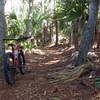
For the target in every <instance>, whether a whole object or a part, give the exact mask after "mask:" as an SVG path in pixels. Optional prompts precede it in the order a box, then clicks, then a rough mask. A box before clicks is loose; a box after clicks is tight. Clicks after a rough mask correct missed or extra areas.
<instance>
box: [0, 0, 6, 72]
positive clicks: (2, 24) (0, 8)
mask: <svg viewBox="0 0 100 100" xmlns="http://www.w3.org/2000/svg"><path fill="white" fill-rule="evenodd" d="M4 1H5V0H0V67H1V66H3V64H4V53H5V46H4V41H3V39H4V37H5V33H6V21H5V15H4V6H5V2H4ZM0 69H1V68H0ZM0 71H1V70H0Z"/></svg>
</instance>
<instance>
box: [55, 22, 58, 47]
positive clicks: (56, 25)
mask: <svg viewBox="0 0 100 100" xmlns="http://www.w3.org/2000/svg"><path fill="white" fill-rule="evenodd" d="M55 27H56V42H55V46H57V45H58V22H57V20H56V21H55Z"/></svg>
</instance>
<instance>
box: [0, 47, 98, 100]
mask: <svg viewBox="0 0 100 100" xmlns="http://www.w3.org/2000/svg"><path fill="white" fill-rule="evenodd" d="M74 51H75V50H74V48H73V47H71V48H68V47H65V48H64V47H63V46H58V47H47V48H44V49H33V51H32V52H30V53H27V56H26V62H27V66H28V69H29V71H30V72H29V73H26V74H25V75H24V76H21V75H18V76H17V82H16V85H15V86H14V87H11V86H8V85H7V84H6V83H5V82H4V81H3V82H1V83H0V100H52V98H53V97H59V98H60V100H99V99H95V98H96V97H99V94H98V93H99V91H97V92H95V89H94V87H93V86H94V85H92V80H89V79H88V76H85V77H82V78H78V79H76V80H74V81H72V82H69V83H63V82H62V81H60V82H58V83H49V82H48V78H47V74H48V73H49V72H55V71H57V70H58V71H59V70H62V69H65V67H66V66H67V65H69V64H70V63H71V57H72V56H71V55H72V53H74ZM95 53H96V55H97V56H98V61H97V60H96V59H95V60H94V61H97V62H98V64H99V65H100V52H99V51H98V52H95ZM91 55H92V56H91V57H92V58H93V56H94V52H93V53H92V54H91ZM94 58H95V57H94ZM82 79H83V80H86V81H87V82H88V83H89V85H90V86H91V87H93V88H91V87H84V86H81V85H80V84H79V83H80V80H82ZM8 97H9V98H8Z"/></svg>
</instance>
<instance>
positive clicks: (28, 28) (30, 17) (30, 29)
mask: <svg viewBox="0 0 100 100" xmlns="http://www.w3.org/2000/svg"><path fill="white" fill-rule="evenodd" d="M33 2H34V0H29V2H28V5H29V9H28V23H27V25H26V34H29V32H32V16H31V13H32V9H33Z"/></svg>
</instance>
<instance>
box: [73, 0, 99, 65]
mask: <svg viewBox="0 0 100 100" xmlns="http://www.w3.org/2000/svg"><path fill="white" fill-rule="evenodd" d="M98 8H99V0H89V19H88V22H87V27H86V30H85V33H84V35H83V37H82V39H81V43H80V48H79V55H78V58H77V60H76V63H75V66H78V65H81V64H83V63H85V61H86V59H87V53H88V51H89V46H90V43H91V41H92V38H93V32H94V29H95V24H96V19H97V14H98Z"/></svg>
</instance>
